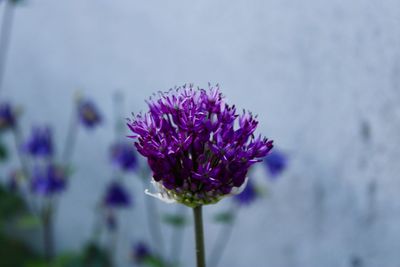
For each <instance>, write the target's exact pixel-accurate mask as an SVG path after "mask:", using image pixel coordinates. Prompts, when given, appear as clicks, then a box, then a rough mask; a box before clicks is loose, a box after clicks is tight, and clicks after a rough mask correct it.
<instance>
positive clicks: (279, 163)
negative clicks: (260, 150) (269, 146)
mask: <svg viewBox="0 0 400 267" xmlns="http://www.w3.org/2000/svg"><path fill="white" fill-rule="evenodd" d="M264 162H265V165H266V166H267V169H268V171H269V173H270V174H271V176H272V177H276V176H278V175H279V174H281V173H282V172H283V171H284V170H285V169H286V166H287V157H286V155H285V154H283V153H282V152H280V151H279V150H276V149H275V150H273V151H272V152H271V153H270V154H269V155H267V156H266V157H265V159H264Z"/></svg>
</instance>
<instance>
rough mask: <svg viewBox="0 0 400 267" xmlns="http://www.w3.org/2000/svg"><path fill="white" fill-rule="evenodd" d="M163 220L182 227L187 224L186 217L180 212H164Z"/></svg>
mask: <svg viewBox="0 0 400 267" xmlns="http://www.w3.org/2000/svg"><path fill="white" fill-rule="evenodd" d="M163 221H164V222H165V223H166V224H169V225H171V226H174V227H183V226H185V225H186V224H187V219H186V217H185V216H184V215H181V214H164V215H163Z"/></svg>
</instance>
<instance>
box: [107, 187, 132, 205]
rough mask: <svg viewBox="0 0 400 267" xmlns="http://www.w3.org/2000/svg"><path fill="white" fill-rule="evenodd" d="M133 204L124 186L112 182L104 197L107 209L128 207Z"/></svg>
mask: <svg viewBox="0 0 400 267" xmlns="http://www.w3.org/2000/svg"><path fill="white" fill-rule="evenodd" d="M130 204H131V198H130V196H129V193H128V192H127V190H125V188H124V187H123V186H122V184H120V183H118V182H112V183H111V184H110V185H109V186H108V187H107V191H106V194H105V196H104V205H105V206H106V207H127V206H129V205H130Z"/></svg>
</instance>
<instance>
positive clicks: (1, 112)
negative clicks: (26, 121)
mask: <svg viewBox="0 0 400 267" xmlns="http://www.w3.org/2000/svg"><path fill="white" fill-rule="evenodd" d="M14 126H15V112H14V111H13V109H12V108H11V105H10V104H8V103H0V131H4V130H7V129H10V128H12V127H14Z"/></svg>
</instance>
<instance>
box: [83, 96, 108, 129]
mask: <svg viewBox="0 0 400 267" xmlns="http://www.w3.org/2000/svg"><path fill="white" fill-rule="evenodd" d="M78 116H79V120H80V121H81V123H82V124H83V125H84V126H86V127H87V128H94V127H95V126H97V125H98V124H100V122H101V120H102V119H101V115H100V113H99V110H98V109H97V107H96V105H95V104H94V103H93V102H92V101H90V100H87V99H81V100H79V102H78Z"/></svg>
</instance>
